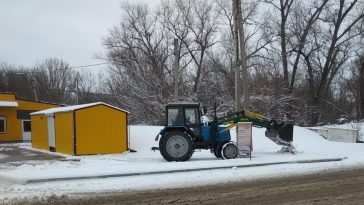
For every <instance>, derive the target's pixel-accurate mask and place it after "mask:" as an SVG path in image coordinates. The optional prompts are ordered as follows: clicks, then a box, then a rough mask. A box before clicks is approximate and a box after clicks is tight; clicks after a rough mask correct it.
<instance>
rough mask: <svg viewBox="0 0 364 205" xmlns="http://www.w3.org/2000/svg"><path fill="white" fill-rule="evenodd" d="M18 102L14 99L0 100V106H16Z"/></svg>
mask: <svg viewBox="0 0 364 205" xmlns="http://www.w3.org/2000/svg"><path fill="white" fill-rule="evenodd" d="M18 106H19V105H18V103H17V102H15V101H0V107H18Z"/></svg>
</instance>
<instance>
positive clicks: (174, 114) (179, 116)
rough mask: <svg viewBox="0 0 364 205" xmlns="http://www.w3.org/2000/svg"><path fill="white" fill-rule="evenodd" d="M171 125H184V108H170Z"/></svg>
mask: <svg viewBox="0 0 364 205" xmlns="http://www.w3.org/2000/svg"><path fill="white" fill-rule="evenodd" d="M171 125H184V118H183V109H182V108H168V126H171Z"/></svg>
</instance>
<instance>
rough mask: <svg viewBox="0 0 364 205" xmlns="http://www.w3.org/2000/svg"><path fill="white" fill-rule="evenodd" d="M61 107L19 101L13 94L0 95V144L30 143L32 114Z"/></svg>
mask: <svg viewBox="0 0 364 205" xmlns="http://www.w3.org/2000/svg"><path fill="white" fill-rule="evenodd" d="M59 106H60V105H57V104H52V103H45V102H35V101H29V100H21V99H18V98H17V97H16V96H15V94H13V93H0V142H14V141H30V140H31V121H30V115H29V114H30V113H32V112H36V111H39V110H44V109H49V108H55V107H59Z"/></svg>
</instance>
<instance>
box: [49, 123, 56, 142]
mask: <svg viewBox="0 0 364 205" xmlns="http://www.w3.org/2000/svg"><path fill="white" fill-rule="evenodd" d="M48 144H49V147H52V148H55V147H56V134H55V129H54V116H49V117H48Z"/></svg>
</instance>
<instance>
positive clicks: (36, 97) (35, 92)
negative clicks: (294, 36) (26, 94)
mask: <svg viewBox="0 0 364 205" xmlns="http://www.w3.org/2000/svg"><path fill="white" fill-rule="evenodd" d="M30 80H31V82H32V89H33V94H34V98H35V101H38V95H37V91H36V90H35V84H34V83H35V80H34V76H33V74H30Z"/></svg>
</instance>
